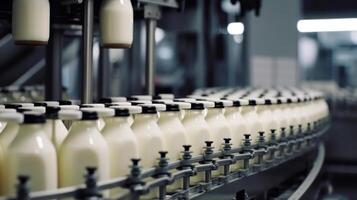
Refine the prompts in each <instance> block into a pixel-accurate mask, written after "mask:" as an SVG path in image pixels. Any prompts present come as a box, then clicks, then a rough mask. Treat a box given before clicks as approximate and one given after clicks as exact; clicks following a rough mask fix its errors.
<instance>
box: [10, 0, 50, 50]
mask: <svg viewBox="0 0 357 200" xmlns="http://www.w3.org/2000/svg"><path fill="white" fill-rule="evenodd" d="M12 10H13V12H12V34H13V36H14V40H15V42H16V43H19V44H34V45H38V44H46V43H47V42H48V39H49V35H50V5H49V1H48V0H13V4H12Z"/></svg>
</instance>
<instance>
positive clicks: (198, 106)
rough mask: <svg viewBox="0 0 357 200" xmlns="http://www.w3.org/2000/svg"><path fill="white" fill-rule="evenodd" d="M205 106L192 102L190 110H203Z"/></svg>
mask: <svg viewBox="0 0 357 200" xmlns="http://www.w3.org/2000/svg"><path fill="white" fill-rule="evenodd" d="M204 109H205V106H204V105H203V103H197V102H192V103H191V110H204Z"/></svg>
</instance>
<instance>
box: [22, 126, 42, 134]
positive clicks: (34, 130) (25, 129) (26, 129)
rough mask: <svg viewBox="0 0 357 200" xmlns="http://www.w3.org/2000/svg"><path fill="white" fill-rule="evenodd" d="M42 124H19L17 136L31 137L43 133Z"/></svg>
mask: <svg viewBox="0 0 357 200" xmlns="http://www.w3.org/2000/svg"><path fill="white" fill-rule="evenodd" d="M43 125H44V124H20V127H19V132H18V135H26V136H28V135H33V134H38V133H40V132H41V131H42V132H43Z"/></svg>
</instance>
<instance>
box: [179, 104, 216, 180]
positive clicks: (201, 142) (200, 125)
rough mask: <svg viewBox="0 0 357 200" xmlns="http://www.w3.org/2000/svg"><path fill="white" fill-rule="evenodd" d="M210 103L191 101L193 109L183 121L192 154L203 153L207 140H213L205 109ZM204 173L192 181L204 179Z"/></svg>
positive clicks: (188, 111) (187, 111) (187, 112)
mask: <svg viewBox="0 0 357 200" xmlns="http://www.w3.org/2000/svg"><path fill="white" fill-rule="evenodd" d="M207 105H208V104H204V103H202V102H191V109H190V110H186V114H185V118H184V119H183V121H182V124H183V126H184V127H185V129H186V132H187V136H188V137H187V139H188V144H189V145H191V149H190V150H191V151H192V156H197V155H202V154H203V151H204V147H205V146H206V144H205V142H206V141H211V140H212V138H213V137H212V135H213V134H212V133H211V130H210V127H209V126H208V124H207V122H206V120H205V117H204V110H205V108H206V107H207ZM203 174H204V173H200V174H198V175H197V176H194V177H192V178H191V183H193V184H196V183H198V182H199V181H201V180H202V177H203Z"/></svg>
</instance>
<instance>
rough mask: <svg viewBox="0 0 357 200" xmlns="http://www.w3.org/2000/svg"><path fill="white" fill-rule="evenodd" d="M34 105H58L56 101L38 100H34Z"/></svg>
mask: <svg viewBox="0 0 357 200" xmlns="http://www.w3.org/2000/svg"><path fill="white" fill-rule="evenodd" d="M34 106H43V107H46V106H59V102H58V101H39V102H35V103H34Z"/></svg>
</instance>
